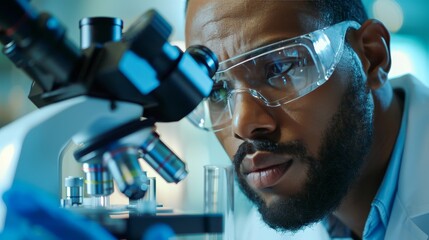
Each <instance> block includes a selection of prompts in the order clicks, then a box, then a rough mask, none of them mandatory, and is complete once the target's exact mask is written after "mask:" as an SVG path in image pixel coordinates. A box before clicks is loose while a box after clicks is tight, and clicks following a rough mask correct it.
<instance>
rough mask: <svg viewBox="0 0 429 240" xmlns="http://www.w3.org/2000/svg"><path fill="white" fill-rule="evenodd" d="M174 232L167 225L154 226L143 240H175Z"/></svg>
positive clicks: (147, 231) (145, 234)
mask: <svg viewBox="0 0 429 240" xmlns="http://www.w3.org/2000/svg"><path fill="white" fill-rule="evenodd" d="M174 236H175V235H174V231H173V229H171V227H169V226H168V225H166V224H161V223H158V224H154V225H152V226H150V227H149V228H148V230H146V232H145V233H144V235H143V238H142V240H168V239H171V238H173V237H174Z"/></svg>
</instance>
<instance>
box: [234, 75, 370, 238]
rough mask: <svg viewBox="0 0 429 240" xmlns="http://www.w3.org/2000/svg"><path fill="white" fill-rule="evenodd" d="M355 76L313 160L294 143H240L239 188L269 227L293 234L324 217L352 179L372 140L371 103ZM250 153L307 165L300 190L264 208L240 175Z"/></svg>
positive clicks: (260, 200)
mask: <svg viewBox="0 0 429 240" xmlns="http://www.w3.org/2000/svg"><path fill="white" fill-rule="evenodd" d="M356 75H357V74H356V73H355V75H354V76H353V77H355V78H354V79H352V80H351V81H350V83H349V85H348V87H347V89H346V91H345V94H344V96H343V97H342V101H341V103H340V105H339V108H338V111H337V113H336V114H335V115H334V116H333V117H332V119H331V123H330V125H329V127H328V128H327V130H326V131H325V132H324V137H323V139H322V140H323V141H322V144H321V147H320V149H319V153H318V155H319V156H318V158H315V157H313V156H310V155H309V153H308V151H307V150H306V147H305V145H304V144H303V143H302V142H298V141H294V142H289V143H274V142H270V141H252V143H248V142H245V143H243V144H242V145H240V147H239V149H238V151H237V153H236V154H235V156H234V167H235V171H236V174H237V181H238V184H239V186H240V188H241V189H242V191H243V192H244V194H245V195H246V196H247V197H248V198H249V199H250V200H251V201H252V202H253V203H255V204H256V206H257V207H258V210H259V212H260V213H261V215H262V218H263V220H264V221H265V222H266V223H267V224H268V225H269V226H270V227H271V228H274V229H277V230H288V231H296V230H299V229H300V228H302V227H304V226H307V225H309V224H312V223H315V222H317V221H319V220H321V219H323V218H324V217H325V216H327V215H328V214H329V213H331V212H332V211H334V210H335V209H336V208H337V207H338V206H339V204H340V203H341V201H342V199H343V198H344V196H345V195H346V194H347V192H348V190H349V189H350V187H351V185H352V184H353V182H354V181H355V180H356V178H357V176H358V173H359V172H360V169H361V166H362V164H363V162H364V158H365V156H366V155H367V153H368V151H369V149H370V147H371V145H372V139H373V124H372V123H373V122H372V121H373V119H372V116H373V115H372V111H373V104H372V102H371V100H370V97H369V96H368V95H369V94H368V91H367V90H366V89H365V86H364V84H363V83H362V79H361V78H359V77H357V76H356ZM356 77H357V78H356ZM255 151H268V152H272V153H276V154H287V155H291V156H293V158H294V159H295V160H301V161H304V162H306V163H308V166H309V168H308V179H307V181H306V182H305V183H304V187H303V189H302V190H301V191H300V192H299V193H297V194H295V195H292V196H288V197H285V198H281V196H280V198H279V199H277V200H275V201H274V202H272V203H271V204H270V206H267V204H266V203H265V202H264V200H263V199H262V198H261V197H260V196H259V195H258V194H257V193H256V192H255V191H254V190H253V189H252V188H251V187H250V186H249V185H248V183H247V182H246V179H245V177H244V176H243V175H242V174H241V173H240V164H241V162H242V161H243V158H244V157H245V156H246V154H251V153H253V152H255Z"/></svg>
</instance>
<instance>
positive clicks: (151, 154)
mask: <svg viewBox="0 0 429 240" xmlns="http://www.w3.org/2000/svg"><path fill="white" fill-rule="evenodd" d="M140 147H141V149H140V151H141V157H142V158H143V159H144V160H145V161H146V162H147V163H149V165H150V166H151V167H152V168H153V169H154V170H155V171H156V172H158V173H159V174H160V175H161V176H162V177H163V178H164V179H165V181H167V182H169V183H171V182H175V183H178V182H180V181H181V180H183V179H184V178H185V177H186V176H187V175H188V172H187V171H186V165H185V163H184V162H183V161H182V160H180V159H179V158H178V157H177V156H176V155H175V154H174V153H173V152H172V151H171V150H170V149H169V148H168V147H167V146H166V145H165V144H164V143H163V142H162V141H161V140H160V139H159V135H158V134H157V133H156V132H152V134H151V135H150V136H148V137H147V138H146V141H145V142H143V144H142V145H141V146H140Z"/></svg>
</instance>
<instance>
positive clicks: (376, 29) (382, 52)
mask: <svg viewBox="0 0 429 240" xmlns="http://www.w3.org/2000/svg"><path fill="white" fill-rule="evenodd" d="M319 15H320V13H319V12H317V10H315V9H313V8H311V7H310V6H309V5H308V2H307V1H270V4H267V3H266V2H265V1H252V0H240V1H228V0H190V1H189V6H188V12H187V21H186V42H187V45H188V46H189V45H193V44H203V45H205V46H207V47H209V48H210V49H211V50H213V51H214V52H215V53H216V54H217V56H218V57H219V59H220V61H222V60H226V59H228V58H231V57H233V56H236V55H238V54H241V53H244V52H247V51H249V50H252V49H255V48H257V47H259V46H262V45H266V44H268V43H272V42H276V41H279V40H283V39H288V38H291V37H295V36H299V35H302V34H305V33H308V32H312V31H314V30H317V29H319V28H320V27H321V26H325V25H326V24H324V23H323V22H321V21H320V20H319V19H320V18H319ZM389 38H390V37H389V33H388V31H387V30H386V29H385V27H384V26H383V25H382V24H381V23H379V22H377V21H374V20H369V21H367V22H365V23H364V24H363V25H362V26H361V28H360V29H358V30H356V31H349V33H348V34H347V39H348V42H349V43H350V45H351V46H352V48H353V50H354V51H355V52H356V54H355V56H356V58H358V62H359V63H361V64H360V66H359V67H360V69H359V70H358V71H360V72H361V74H362V75H363V76H364V84H365V86H366V88H367V89H368V94H369V95H370V98H371V99H372V101H373V103H374V109H373V111H374V115H373V116H374V118H373V120H374V139H373V144H372V146H371V148H370V150H369V152H368V153H367V155H366V157H365V159H363V160H362V161H363V162H364V163H363V166H362V168H361V170H360V175H359V177H358V179H356V180H355V183H354V184H353V186H352V188H351V189H350V190H349V192H348V194H347V195H346V197H345V198H344V199H343V200H342V201H341V204H340V206H338V208H337V209H336V210H335V212H334V214H335V215H336V216H337V217H338V218H339V219H340V220H341V221H342V222H343V223H344V224H345V225H347V226H348V227H349V228H350V229H351V230H352V231H353V232H354V233H355V234H356V235H358V236H360V237H362V233H363V229H364V225H365V221H366V218H367V216H368V213H369V210H370V204H371V202H372V200H373V198H374V197H375V195H376V193H377V190H378V188H379V186H380V184H381V181H382V180H383V176H384V173H385V171H386V168H387V166H388V162H389V159H390V155H391V152H392V149H393V147H394V144H395V141H396V137H397V133H398V131H399V127H400V123H401V116H402V101H401V100H400V98H399V97H397V96H396V95H395V94H394V92H393V90H392V88H391V86H390V84H389V82H387V73H388V71H389V69H390V64H391V61H390V50H389ZM346 75H347V74H346V73H345V72H341V71H337V72H336V73H335V74H334V75H333V76H332V77H331V78H330V79H329V81H327V82H326V83H325V84H324V85H322V86H321V87H319V88H318V89H317V90H315V91H313V92H311V93H310V94H308V95H306V96H305V97H302V98H300V99H298V100H296V101H294V102H291V103H289V104H288V105H287V107H286V109H287V110H284V109H285V108H283V109H281V108H268V107H266V106H264V105H263V104H262V103H260V102H258V101H255V100H254V99H253V98H252V97H251V96H249V95H240V96H239V101H238V103H237V105H236V110H235V112H234V115H233V122H232V126H231V128H229V129H228V130H224V131H221V132H218V133H217V137H218V139H219V141H220V142H221V144H222V145H223V147H224V149H225V150H226V152H227V153H228V155H229V156H230V158H231V159H232V158H233V156H234V154H235V153H236V151H237V148H238V146H239V145H240V144H241V143H242V142H243V141H250V142H251V141H252V140H258V139H268V140H270V141H273V142H279V143H282V142H290V141H295V140H299V141H301V142H303V143H305V145H306V146H307V148H308V151H309V153H310V154H312V155H317V152H318V149H319V147H320V146H321V139H322V138H323V131H324V130H325V129H326V128H327V127H328V125H329V121H330V119H331V117H332V116H333V115H334V114H335V113H336V111H337V108H338V105H339V103H340V99H341V97H342V95H343V94H344V92H345V89H346V86H347V83H348V81H351V80H350V78H345V77H344V76H346ZM243 84H244V83H243ZM255 155H258V161H268V162H270V161H275V160H278V158H280V157H279V156H274V155H273V154H270V153H266V152H264V153H258V152H257V153H255V154H254V155H252V156H249V159H253V160H254V159H255ZM253 160H251V161H250V163H249V161H248V162H247V164H255V162H254V161H253ZM252 161H253V162H252ZM344 161H347V159H344ZM307 168H308V167H307V165H306V164H305V163H304V162H299V161H294V163H293V165H292V166H291V167H290V169H289V170H288V171H287V173H286V174H285V175H284V176H282V178H281V179H280V180H279V181H278V182H276V184H275V185H274V186H272V187H271V188H270V190H269V191H266V190H264V189H260V188H258V187H254V190H255V191H256V192H257V194H258V195H260V196H261V197H262V199H263V200H264V202H265V204H267V205H268V206H269V205H270V204H271V202H273V201H275V200H276V199H278V198H285V197H286V198H287V196H290V195H293V194H295V193H297V192H299V191H300V190H301V188H302V187H303V184H304V182H305V181H306V179H307V174H306V173H307Z"/></svg>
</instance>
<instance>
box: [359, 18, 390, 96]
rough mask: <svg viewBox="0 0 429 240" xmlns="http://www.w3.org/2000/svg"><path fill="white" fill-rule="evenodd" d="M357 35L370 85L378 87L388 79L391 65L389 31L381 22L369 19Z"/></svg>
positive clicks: (372, 87)
mask: <svg viewBox="0 0 429 240" xmlns="http://www.w3.org/2000/svg"><path fill="white" fill-rule="evenodd" d="M356 36H357V39H358V41H359V46H360V47H361V51H362V53H361V57H362V58H363V59H362V60H363V61H362V62H363V66H364V69H365V71H366V73H367V77H368V79H367V84H368V87H369V88H370V89H373V90H375V89H378V88H379V87H381V86H382V85H383V84H384V83H385V82H386V81H387V79H388V77H387V74H388V72H389V70H390V66H391V57H390V34H389V31H388V30H387V29H386V27H385V26H384V25H383V24H382V23H381V22H379V21H377V20H368V21H365V22H364V23H363V24H362V26H361V27H360V28H359V30H357V31H356Z"/></svg>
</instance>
